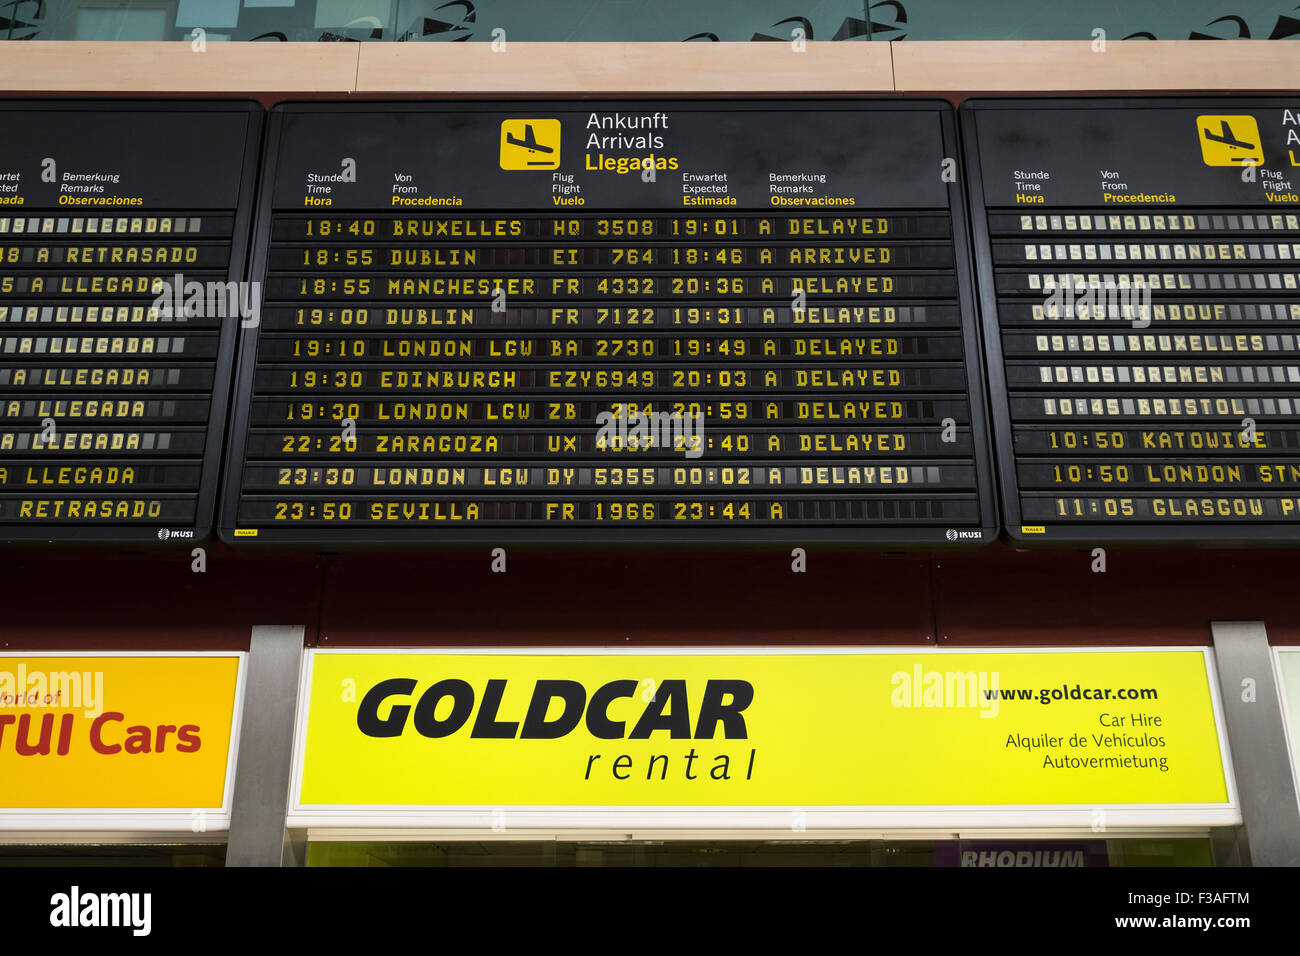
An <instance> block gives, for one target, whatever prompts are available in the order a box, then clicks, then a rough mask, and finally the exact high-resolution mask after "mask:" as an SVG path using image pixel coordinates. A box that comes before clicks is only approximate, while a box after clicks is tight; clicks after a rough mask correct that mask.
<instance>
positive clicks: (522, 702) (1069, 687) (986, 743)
mask: <svg viewBox="0 0 1300 956" xmlns="http://www.w3.org/2000/svg"><path fill="white" fill-rule="evenodd" d="M308 678H309V683H308V685H307V687H306V689H305V691H304V693H305V695H306V696H305V699H304V702H303V712H302V713H301V714H300V717H299V733H300V739H299V754H298V770H299V774H300V790H299V792H298V801H297V802H298V805H299V807H303V808H311V807H329V806H334V807H337V806H353V807H355V806H370V807H375V806H397V805H401V806H408V807H410V806H480V807H481V806H503V805H514V806H539V807H540V806H623V807H628V806H639V807H669V806H671V807H722V806H730V807H758V806H768V807H771V806H789V805H802V806H858V807H862V806H877V807H880V806H937V807H978V806H1015V805H1021V806H1023V805H1042V806H1062V805H1070V806H1073V805H1086V806H1099V805H1162V806H1168V805H1171V804H1180V805H1185V804H1194V805H1198V806H1207V805H1209V806H1226V805H1228V804H1229V802H1230V800H1229V793H1228V785H1227V782H1226V779H1225V773H1224V763H1223V752H1222V748H1221V744H1220V737H1219V728H1218V722H1217V719H1216V712H1215V706H1214V701H1213V697H1212V691H1211V686H1210V682H1209V678H1208V674H1207V667H1206V656H1205V654H1204V653H1203V652H1202V651H1200V650H1175V651H1161V650H1149V651H1148V650H1141V651H1065V652H1051V651H1028V652H1019V651H996V652H983V651H980V652H974V651H972V652H921V653H917V652H897V653H896V652H892V651H891V652H887V653H873V652H862V651H850V652H836V651H816V652H799V651H789V650H781V651H771V652H764V651H759V650H748V651H744V652H741V653H723V652H716V651H708V652H704V653H692V652H683V651H674V652H668V653H644V652H638V653H600V652H593V651H577V652H564V653H550V652H539V651H528V652H522V653H508V652H500V653H496V652H494V653H479V654H476V653H464V652H460V653H456V652H449V653H439V652H428V651H418V652H382V653H372V652H348V651H337V652H334V651H316V652H313V653H312V657H311V660H310V662H309V666H308Z"/></svg>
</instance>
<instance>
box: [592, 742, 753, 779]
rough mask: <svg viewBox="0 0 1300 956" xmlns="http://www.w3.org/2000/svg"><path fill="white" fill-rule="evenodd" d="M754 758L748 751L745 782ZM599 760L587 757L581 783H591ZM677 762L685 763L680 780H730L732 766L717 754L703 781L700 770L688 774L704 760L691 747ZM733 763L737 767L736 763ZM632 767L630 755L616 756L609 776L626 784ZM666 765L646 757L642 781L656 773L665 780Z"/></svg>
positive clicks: (663, 757) (665, 761) (725, 756)
mask: <svg viewBox="0 0 1300 956" xmlns="http://www.w3.org/2000/svg"><path fill="white" fill-rule="evenodd" d="M757 756H758V751H757V750H756V749H752V748H751V749H750V751H749V763H748V765H747V766H746V767H745V779H746V780H752V779H753V777H754V760H755V758H756V757H757ZM603 758H604V755H603V754H591V755H590V756H588V757H587V772H586V773H584V774H583V775H582V779H583V780H590V779H591V770H592V765H593V764H595V763H596V761H597V760H601V759H603ZM680 759H682V760H685V761H686V766H685V767H684V768H683V776H684V777H685V779H687V780H702V779H711V780H731V779H733V778H732V776H731V774H732V765H731V755H730V754H717V755H716V756H715V757H714V758H713V766H712V768H710V769H709V771H708V778H705V777H704V773H703V768H700V772H698V773H691V771H692V770H693V769H695V767H694V764H695V761H697V760H704V759H707V758H705V757H704V755H703V754H697V753H696V752H695V748H694V747H692V748H691V749H690V750H689V751H687V752H686V753H684V754H682V755H681V758H680ZM742 759H743V758H742ZM660 761H662V763H660ZM737 763H739V761H738V762H737ZM633 764H634V759H633V757H632V756H631V755H630V754H619V755H618V756H617V757H615V758H614V760H613V763H612V764H610V767H609V772H610V774H612V775H613V776H614V778H615V779H616V780H627V779H630V778H631V776H632V769H633ZM668 764H669V757H668V754H654V755H652V756H651V757H650V760H649V763H647V765H646V772H645V778H646V779H647V780H654V779H655V771H656V770H658V771H659V777H658V779H660V780H667V779H668ZM600 769H601V768H600V767H597V768H596V772H597V773H599V772H600ZM620 771H622V772H620ZM735 772H736V774H737V775H739V773H740V770H739V766H737V768H736V771H735Z"/></svg>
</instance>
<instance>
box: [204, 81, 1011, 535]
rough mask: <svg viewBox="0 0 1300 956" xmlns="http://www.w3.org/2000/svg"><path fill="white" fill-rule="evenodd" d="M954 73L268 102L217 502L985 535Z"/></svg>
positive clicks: (226, 507) (594, 525)
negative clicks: (799, 96) (709, 86)
mask: <svg viewBox="0 0 1300 956" xmlns="http://www.w3.org/2000/svg"><path fill="white" fill-rule="evenodd" d="M954 132H955V122H954V117H953V113H952V110H951V107H949V106H948V105H947V104H944V103H935V102H929V101H914V102H908V103H901V102H872V103H864V102H852V101H846V100H838V101H816V100H798V101H793V100H792V101H775V102H773V101H768V102H763V101H753V100H744V101H728V102H710V101H653V100H640V101H635V102H613V101H603V100H583V101H571V102H539V101H526V102H513V103H502V102H480V101H476V102H461V103H441V102H434V103H430V102H403V103H393V104H385V103H374V102H367V103H364V104H362V103H354V104H325V103H311V104H292V105H285V106H281V107H277V108H276V109H275V110H273V111H272V113H271V122H270V129H269V132H268V137H269V139H268V143H269V148H268V161H267V164H266V167H265V170H264V179H263V185H262V190H261V193H260V197H261V198H260V207H259V210H258V219H257V232H256V239H255V253H254V259H253V263H254V264H253V273H254V278H255V279H257V280H258V281H261V282H262V283H263V290H264V303H265V307H264V309H263V314H262V322H261V325H260V327H259V328H258V329H256V330H247V331H246V332H245V333H244V338H243V342H242V346H241V363H240V371H239V376H238V386H237V393H238V397H237V401H236V406H235V412H234V417H233V443H232V447H231V450H230V455H229V478H228V481H227V490H226V492H225V494H224V501H223V509H222V517H221V520H220V528H221V533H222V536H223V537H224V538H227V539H229V540H231V541H233V542H236V543H252V544H256V543H262V542H266V543H287V544H305V545H321V546H328V547H343V546H349V545H355V546H367V545H370V546H383V545H403V544H410V545H423V546H436V545H438V544H444V543H465V542H474V541H492V542H509V541H532V542H569V543H584V542H591V543H607V544H636V543H666V542H679V543H687V544H689V543H704V544H717V543H720V542H730V543H747V542H748V543H760V542H772V543H781V542H796V543H806V542H842V543H846V544H860V545H866V546H881V547H884V546H906V545H919V546H926V547H930V546H948V545H961V544H970V545H977V544H981V543H985V542H987V541H988V540H989V539H990V538H991V537H992V535H993V533H994V528H995V526H996V519H995V514H994V508H993V502H992V497H991V478H990V474H991V471H990V467H991V466H990V461H989V459H990V457H991V456H990V454H989V452H988V451H987V449H986V447H985V440H984V427H983V419H984V410H983V406H982V379H981V374H980V369H979V364H978V346H977V333H976V330H975V322H974V316H973V313H972V312H971V301H972V286H971V282H970V277H969V274H968V273H969V269H968V250H967V244H966V227H965V220H964V216H963V196H962V191H961V190H962V187H961V184H960V177H959V175H958V170H957V166H956V159H955V157H956V155H957V150H956V147H955V138H954Z"/></svg>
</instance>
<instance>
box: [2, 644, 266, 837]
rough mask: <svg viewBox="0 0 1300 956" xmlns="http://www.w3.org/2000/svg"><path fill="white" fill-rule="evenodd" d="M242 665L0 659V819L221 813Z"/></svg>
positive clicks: (128, 657)
mask: <svg viewBox="0 0 1300 956" xmlns="http://www.w3.org/2000/svg"><path fill="white" fill-rule="evenodd" d="M241 661H242V656H241V655H239V654H234V653H230V654H193V655H189V654H174V655H171V654H158V655H133V654H121V655H117V654H105V655H81V654H59V655H50V656H38V655H26V654H23V655H0V780H2V781H3V785H0V812H2V811H8V810H63V809H83V808H96V809H107V810H125V809H164V810H191V809H205V808H219V807H222V806H224V804H225V794H226V791H227V775H228V772H229V768H230V757H231V731H232V728H233V727H234V726H235V723H234V722H235V715H236V704H237V700H238V689H239V674H240V663H241Z"/></svg>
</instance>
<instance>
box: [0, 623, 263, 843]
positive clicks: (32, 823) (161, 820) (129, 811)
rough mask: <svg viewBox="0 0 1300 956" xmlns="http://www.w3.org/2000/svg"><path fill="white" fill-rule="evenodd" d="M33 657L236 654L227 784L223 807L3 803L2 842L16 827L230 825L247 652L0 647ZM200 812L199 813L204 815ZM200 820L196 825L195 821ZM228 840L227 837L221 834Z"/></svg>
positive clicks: (156, 829) (144, 829) (191, 829)
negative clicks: (9, 805) (23, 805)
mask: <svg viewBox="0 0 1300 956" xmlns="http://www.w3.org/2000/svg"><path fill="white" fill-rule="evenodd" d="M32 657H66V658H90V657H154V658H158V657H233V658H235V659H236V660H237V661H238V666H237V668H236V671H235V701H234V705H233V709H232V711H231V715H230V741H229V749H228V750H227V752H226V779H225V788H224V791H223V793H222V795H221V806H219V807H193V808H191V809H186V810H176V809H173V808H169V807H139V808H136V807H131V808H125V807H75V808H74V807H68V808H62V807H59V808H53V807H44V808H42V807H29V808H0V842H4V838H5V836H6V835H7V834H8V833H10V832H12V831H26V832H33V831H49V832H55V833H67V832H103V831H111V832H113V833H115V834H121V833H175V832H184V833H188V834H193V835H194V836H196V837H201V836H202V834H204V833H219V834H224V833H225V832H226V831H228V830H229V829H230V809H231V801H232V798H233V796H234V792H235V762H236V759H237V757H238V756H239V733H240V730H241V729H242V726H243V717H244V685H245V682H246V679H247V674H248V652H247V651H97V650H86V651H47V650H42V649H39V648H36V649H29V650H23V651H14V650H4V651H0V662H3V661H5V660H16V659H22V658H32ZM200 815H201V816H200ZM199 821H201V822H202V827H201V829H196V827H195V824H196V822H199ZM222 839H223V840H224V837H223V838H222Z"/></svg>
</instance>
